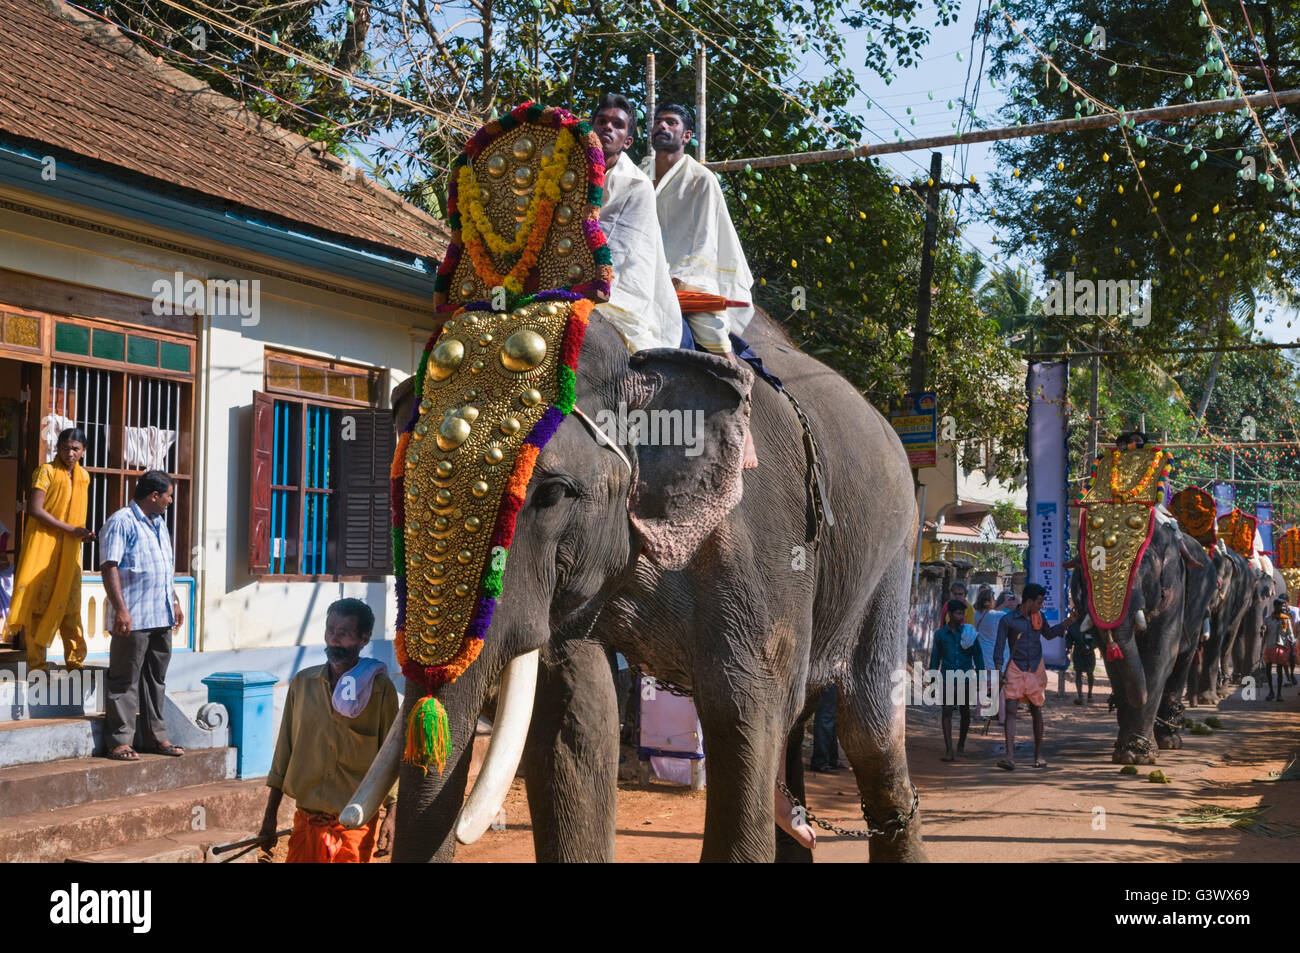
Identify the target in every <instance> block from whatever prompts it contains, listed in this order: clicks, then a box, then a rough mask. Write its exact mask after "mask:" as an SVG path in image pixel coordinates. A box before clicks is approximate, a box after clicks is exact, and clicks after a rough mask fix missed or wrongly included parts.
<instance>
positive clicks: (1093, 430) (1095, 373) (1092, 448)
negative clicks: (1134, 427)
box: [1084, 354, 1101, 466]
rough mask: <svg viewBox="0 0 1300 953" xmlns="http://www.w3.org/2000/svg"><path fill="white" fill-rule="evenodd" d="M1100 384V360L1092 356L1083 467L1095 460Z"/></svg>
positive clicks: (1099, 422)
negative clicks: (1086, 446)
mask: <svg viewBox="0 0 1300 953" xmlns="http://www.w3.org/2000/svg"><path fill="white" fill-rule="evenodd" d="M1100 383H1101V358H1100V357H1098V356H1097V355H1095V354H1094V355H1093V356H1092V390H1091V392H1090V393H1089V394H1088V457H1087V459H1086V460H1084V465H1085V466H1087V465H1090V464H1091V463H1092V461H1093V460H1096V459H1097V430H1098V427H1099V426H1100V424H1101V421H1099V420H1098V419H1097V415H1098V413H1099V409H1098V407H1097V390H1098V387H1099V385H1100Z"/></svg>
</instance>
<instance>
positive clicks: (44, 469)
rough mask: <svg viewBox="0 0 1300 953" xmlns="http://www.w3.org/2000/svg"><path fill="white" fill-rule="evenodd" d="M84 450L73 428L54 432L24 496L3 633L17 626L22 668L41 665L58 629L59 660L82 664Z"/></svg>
mask: <svg viewBox="0 0 1300 953" xmlns="http://www.w3.org/2000/svg"><path fill="white" fill-rule="evenodd" d="M85 452H86V435H85V434H84V433H83V432H82V431H81V430H80V429H79V428H76V427H70V428H68V429H67V430H64V431H63V432H62V433H60V434H59V442H58V449H57V450H56V451H55V455H54V460H53V462H51V463H43V464H41V465H40V466H39V467H37V468H36V473H35V474H33V475H32V489H31V493H30V494H29V495H28V497H27V517H28V518H27V524H26V527H25V528H24V531H23V546H22V549H21V550H20V551H19V555H18V574H17V576H16V578H15V579H14V597H13V603H12V604H11V606H10V609H9V619H8V622H7V623H6V627H5V632H6V636H7V637H12V636H13V635H15V634H17V632H18V631H19V630H20V629H21V630H22V631H23V637H24V639H25V640H26V643H27V667H28V669H30V670H32V671H40V670H43V669H45V668H46V667H47V666H46V661H45V652H46V650H47V649H48V648H49V647H50V643H52V642H53V641H54V633H55V632H56V631H57V632H58V633H59V635H60V636H61V637H62V639H63V659H64V661H65V663H66V664H67V666H68V667H69V668H81V663H82V662H83V661H85V658H86V638H85V635H84V633H83V631H82V628H81V543H82V541H83V540H84V539H85V538H86V537H87V536H89V535H90V531H89V530H87V529H86V525H85V524H86V502H87V499H88V497H89V489H90V474H88V473H87V472H86V468H85V467H83V466H81V465H80V464H79V463H78V461H79V460H80V459H81V457H82V456H83V455H84V454H85Z"/></svg>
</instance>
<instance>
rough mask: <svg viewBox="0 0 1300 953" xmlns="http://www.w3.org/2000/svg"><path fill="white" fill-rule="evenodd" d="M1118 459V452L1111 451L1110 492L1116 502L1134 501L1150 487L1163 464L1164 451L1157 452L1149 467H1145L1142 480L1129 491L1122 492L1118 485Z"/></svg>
mask: <svg viewBox="0 0 1300 953" xmlns="http://www.w3.org/2000/svg"><path fill="white" fill-rule="evenodd" d="M1119 459H1120V451H1118V450H1112V451H1111V452H1110V491H1111V493H1112V494H1114V499H1116V500H1135V499H1137V497H1138V495H1139V494H1141V493H1142V492H1143V491H1144V490H1145V489H1146V488H1147V487H1148V486H1150V485H1151V479H1152V477H1154V476H1155V475H1156V473H1158V472H1159V470H1160V467H1161V464H1163V463H1164V460H1165V454H1164V451H1158V452H1157V453H1156V455H1155V459H1154V460H1152V461H1151V465H1150V466H1149V467H1147V472H1146V473H1145V474H1143V476H1142V479H1141V480H1139V481H1138V483H1137V485H1136V486H1135V487H1133V489H1131V490H1124V489H1122V488H1121V487H1120V484H1119Z"/></svg>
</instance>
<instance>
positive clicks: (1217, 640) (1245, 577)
mask: <svg viewBox="0 0 1300 953" xmlns="http://www.w3.org/2000/svg"><path fill="white" fill-rule="evenodd" d="M1215 549H1216V552H1217V555H1216V556H1215V565H1216V566H1217V567H1218V584H1219V588H1220V589H1221V591H1222V596H1221V598H1220V600H1219V603H1218V606H1217V608H1216V609H1215V610H1214V611H1213V612H1211V613H1210V638H1209V641H1207V642H1206V643H1205V644H1204V645H1203V646H1202V647H1201V659H1200V665H1199V670H1198V671H1197V673H1196V679H1195V680H1194V681H1192V680H1190V679H1189V685H1190V686H1191V692H1192V703H1193V704H1194V705H1217V704H1218V703H1219V688H1220V685H1221V684H1222V683H1223V682H1224V681H1225V678H1224V675H1223V662H1224V657H1225V656H1224V647H1225V646H1231V642H1232V639H1233V638H1235V636H1236V632H1237V628H1238V627H1239V626H1240V625H1241V621H1242V619H1243V618H1244V616H1245V614H1246V612H1247V611H1248V610H1249V609H1250V601H1251V598H1252V586H1253V579H1252V578H1251V577H1250V573H1251V572H1252V571H1253V570H1252V569H1251V567H1250V563H1249V562H1248V561H1247V560H1246V559H1245V557H1243V556H1242V555H1241V554H1240V553H1238V552H1236V551H1234V550H1233V549H1232V548H1230V547H1229V546H1227V545H1226V544H1225V543H1224V542H1223V541H1222V540H1220V541H1219V542H1218V543H1217V544H1216V546H1215Z"/></svg>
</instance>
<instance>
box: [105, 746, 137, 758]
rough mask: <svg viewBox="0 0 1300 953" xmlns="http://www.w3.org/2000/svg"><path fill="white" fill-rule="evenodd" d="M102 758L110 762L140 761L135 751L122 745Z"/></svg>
mask: <svg viewBox="0 0 1300 953" xmlns="http://www.w3.org/2000/svg"><path fill="white" fill-rule="evenodd" d="M104 757H106V758H108V759H109V760H110V761H139V760H140V755H138V754H136V750H135V749H134V748H132V747H131V746H130V745H122V746H120V747H117V748H114V749H113V750H112V751H110V752H109V753H108V754H106V755H105V756H104Z"/></svg>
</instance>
